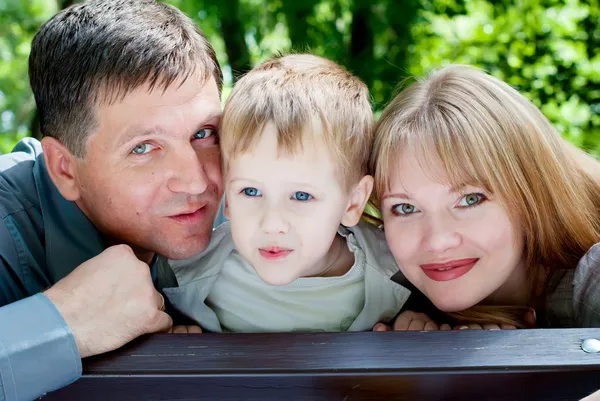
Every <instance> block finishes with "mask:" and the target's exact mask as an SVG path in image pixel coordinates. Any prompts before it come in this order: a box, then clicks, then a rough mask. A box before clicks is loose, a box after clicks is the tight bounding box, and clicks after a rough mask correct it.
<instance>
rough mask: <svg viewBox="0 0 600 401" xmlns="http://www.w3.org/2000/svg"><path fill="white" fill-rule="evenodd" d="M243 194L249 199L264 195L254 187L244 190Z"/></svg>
mask: <svg viewBox="0 0 600 401" xmlns="http://www.w3.org/2000/svg"><path fill="white" fill-rule="evenodd" d="M242 193H243V194H244V195H246V196H249V197H256V196H261V195H262V194H261V193H260V191H259V190H258V189H256V188H252V187H250V188H244V189H242Z"/></svg>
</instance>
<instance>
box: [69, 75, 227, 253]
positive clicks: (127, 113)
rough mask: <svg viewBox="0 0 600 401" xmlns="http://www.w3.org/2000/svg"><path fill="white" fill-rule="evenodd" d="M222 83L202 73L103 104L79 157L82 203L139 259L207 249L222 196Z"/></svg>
mask: <svg viewBox="0 0 600 401" xmlns="http://www.w3.org/2000/svg"><path fill="white" fill-rule="evenodd" d="M220 115H221V107H220V99H219V93H218V89H217V85H216V83H215V81H214V79H213V78H212V77H211V78H210V79H209V80H208V81H203V80H199V79H197V78H195V77H194V76H192V77H190V78H188V79H187V80H186V81H185V82H184V83H183V84H182V85H181V86H179V83H177V82H176V83H173V84H172V85H171V86H169V88H168V89H167V90H166V91H164V92H163V91H162V89H160V88H155V89H154V90H152V91H150V89H149V87H148V86H141V87H139V88H137V89H136V90H134V91H133V92H131V93H129V94H128V95H127V96H125V97H124V98H123V99H122V101H117V102H115V103H113V104H110V105H101V106H99V107H97V109H96V117H97V121H98V126H97V129H96V130H95V131H94V132H93V133H92V134H91V136H90V138H89V140H88V142H87V151H86V154H85V156H84V157H83V159H80V160H78V161H76V163H75V174H74V176H75V177H76V180H77V185H78V188H79V199H77V200H76V203H77V205H78V206H79V207H80V208H81V209H82V210H83V212H84V213H85V214H86V215H87V216H88V218H89V219H90V220H91V221H92V222H93V223H94V225H96V227H97V228H98V229H99V230H100V231H101V232H102V233H103V234H105V235H106V236H107V237H108V238H109V239H110V240H111V241H114V242H118V243H126V244H129V245H131V246H132V248H133V249H134V251H136V253H137V254H138V257H140V258H142V259H144V258H151V257H152V253H153V252H156V253H159V254H161V255H163V256H165V257H168V258H171V259H183V258H187V257H190V256H192V255H194V254H197V253H199V252H201V251H202V250H204V249H205V248H206V246H207V245H208V242H209V240H210V236H211V232H212V225H213V222H214V219H215V216H216V213H217V210H218V206H219V202H220V199H221V196H222V192H223V188H222V177H221V167H220V152H219V145H218V138H217V127H218V125H219V117H220Z"/></svg>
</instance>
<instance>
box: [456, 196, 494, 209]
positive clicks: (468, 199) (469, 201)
mask: <svg viewBox="0 0 600 401" xmlns="http://www.w3.org/2000/svg"><path fill="white" fill-rule="evenodd" d="M486 199H487V198H486V197H485V195H484V194H480V193H472V194H466V195H465V196H463V197H462V198H460V200H459V201H458V204H457V206H458V207H470V206H475V205H479V204H481V203H482V202H483V201H485V200H486Z"/></svg>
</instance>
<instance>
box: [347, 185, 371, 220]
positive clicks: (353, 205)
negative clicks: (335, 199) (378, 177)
mask: <svg viewBox="0 0 600 401" xmlns="http://www.w3.org/2000/svg"><path fill="white" fill-rule="evenodd" d="M372 191H373V177H371V176H370V175H365V176H364V177H363V178H361V179H360V181H359V182H358V184H356V186H355V187H354V189H352V192H351V193H350V200H349V202H348V206H347V207H346V212H345V213H344V216H343V217H342V225H344V226H346V227H352V226H355V225H357V224H358V222H359V221H360V216H362V213H363V210H365V206H366V204H367V202H368V201H369V197H370V196H371V192H372Z"/></svg>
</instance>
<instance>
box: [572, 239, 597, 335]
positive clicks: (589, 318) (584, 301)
mask: <svg viewBox="0 0 600 401" xmlns="http://www.w3.org/2000/svg"><path fill="white" fill-rule="evenodd" d="M573 309H574V312H575V317H576V319H577V322H578V327H600V243H597V244H595V245H594V246H592V247H591V248H590V249H589V250H588V251H587V252H586V254H585V255H583V257H582V258H581V260H580V261H579V263H578V264H577V268H576V270H575V275H574V277H573Z"/></svg>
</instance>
